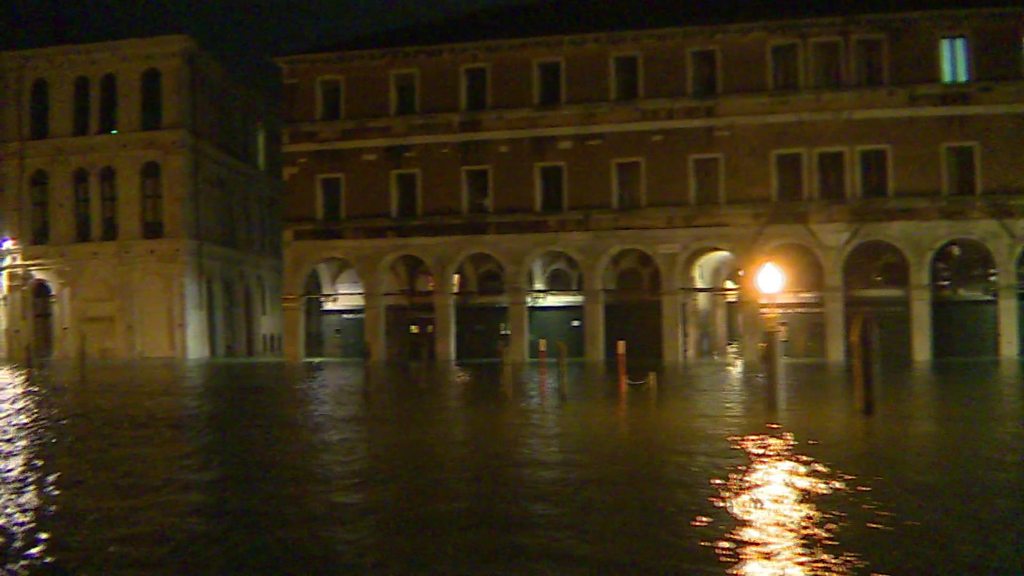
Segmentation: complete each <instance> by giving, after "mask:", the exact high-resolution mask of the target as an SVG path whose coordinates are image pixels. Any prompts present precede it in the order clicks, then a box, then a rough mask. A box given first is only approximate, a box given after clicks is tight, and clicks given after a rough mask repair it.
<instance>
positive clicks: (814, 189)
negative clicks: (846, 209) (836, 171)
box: [810, 146, 853, 200]
mask: <svg viewBox="0 0 1024 576" xmlns="http://www.w3.org/2000/svg"><path fill="white" fill-rule="evenodd" d="M835 152H839V153H840V154H842V155H843V199H844V200H848V199H850V198H851V196H852V191H853V185H852V184H853V179H852V177H853V174H851V172H852V171H851V170H850V150H849V149H847V148H845V147H842V146H825V147H822V148H815V149H813V150H811V190H810V197H811V199H813V200H824V198H822V197H821V172H819V168H818V159H819V157H820V156H821V155H822V154H828V153H835Z"/></svg>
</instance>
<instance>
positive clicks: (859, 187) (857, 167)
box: [852, 144, 896, 200]
mask: <svg viewBox="0 0 1024 576" xmlns="http://www.w3.org/2000/svg"><path fill="white" fill-rule="evenodd" d="M871 150H885V171H886V178H887V182H886V184H888V186H886V191H885V196H886V198H892V197H893V191H894V190H895V189H896V181H895V179H894V177H893V176H894V174H895V171H894V169H893V164H894V162H893V155H892V145H891V144H872V145H867V146H855V147H854V148H853V168H854V173H853V182H854V189H853V195H852V197H853V198H857V199H861V200H863V199H864V183H863V182H861V176H860V173H861V164H860V155H861V153H862V152H869V151H871Z"/></svg>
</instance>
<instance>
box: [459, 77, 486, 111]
mask: <svg viewBox="0 0 1024 576" xmlns="http://www.w3.org/2000/svg"><path fill="white" fill-rule="evenodd" d="M487 80H488V78H487V67H486V66H466V67H465V68H463V69H462V109H463V110H468V111H471V112H472V111H477V110H486V109H487V107H488V98H487V93H488V92H489V88H488V85H487V84H488V81H487Z"/></svg>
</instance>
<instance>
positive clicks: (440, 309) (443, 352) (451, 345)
mask: <svg viewBox="0 0 1024 576" xmlns="http://www.w3.org/2000/svg"><path fill="white" fill-rule="evenodd" d="M433 300H434V357H435V358H436V359H437V360H438V362H451V361H453V360H455V298H454V296H452V293H451V292H448V291H446V290H434V295H433Z"/></svg>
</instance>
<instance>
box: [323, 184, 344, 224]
mask: <svg viewBox="0 0 1024 576" xmlns="http://www.w3.org/2000/svg"><path fill="white" fill-rule="evenodd" d="M331 178H337V179H338V180H340V181H341V190H340V194H341V198H339V199H338V210H339V212H340V214H338V220H344V219H345V175H344V174H342V173H341V172H332V173H328V174H317V175H316V219H317V221H320V222H323V221H325V220H326V219H325V218H324V195H323V181H324V180H328V179H331Z"/></svg>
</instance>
